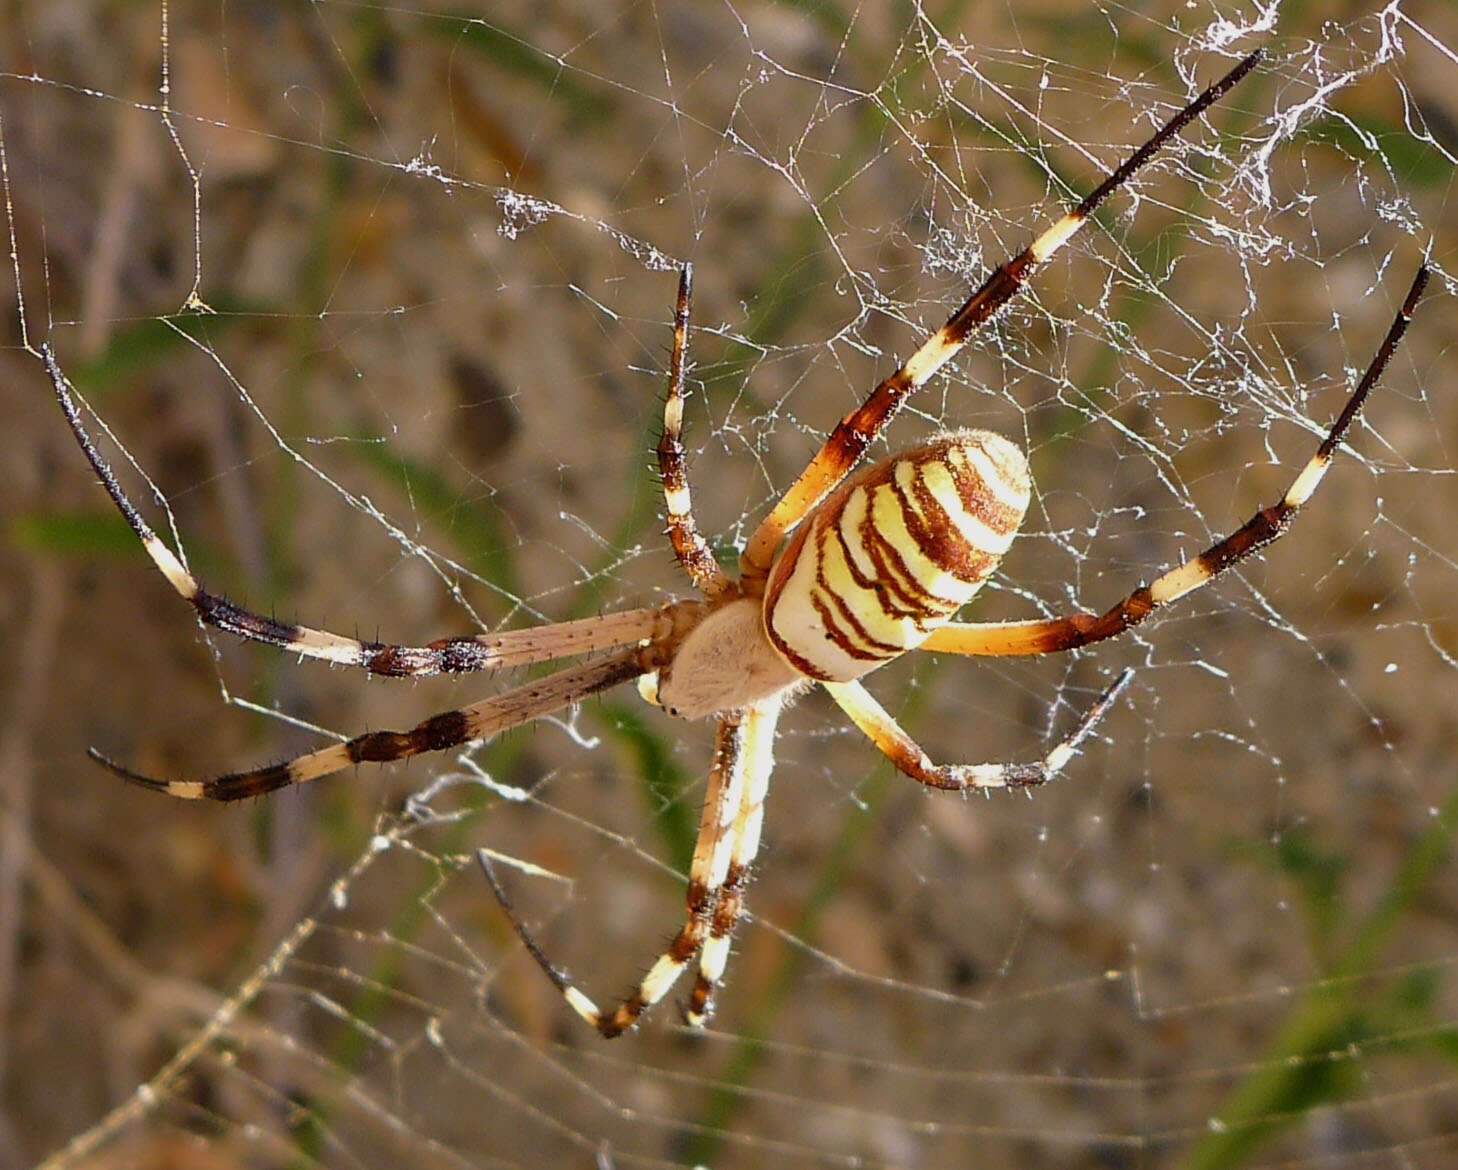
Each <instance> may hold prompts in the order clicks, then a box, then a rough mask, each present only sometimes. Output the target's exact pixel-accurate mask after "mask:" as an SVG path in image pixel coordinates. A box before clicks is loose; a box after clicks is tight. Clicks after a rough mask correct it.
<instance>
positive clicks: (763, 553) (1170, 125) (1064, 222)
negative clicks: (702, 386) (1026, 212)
mask: <svg viewBox="0 0 1458 1170" xmlns="http://www.w3.org/2000/svg"><path fill="white" fill-rule="evenodd" d="M1261 56H1262V53H1261V50H1260V49H1257V50H1256V51H1255V52H1253V53H1251V54H1250V55H1249V56H1248V57H1246V58H1245V59H1244V60H1243V61H1241V62H1240V64H1238V65H1237V66H1236V67H1235V68H1234V69H1232V70H1231V71H1230V72H1229V73H1227V74H1226V75H1225V76H1224V77H1222V78H1221V79H1220V80H1219V81H1217V82H1215V84H1214V85H1212V86H1210V88H1209V89H1207V90H1205V92H1204V93H1202V94H1201V95H1200V96H1199V97H1197V98H1196V99H1195V100H1194V101H1192V102H1191V103H1190V104H1189V105H1187V106H1186V107H1185V108H1184V109H1183V110H1181V111H1180V112H1179V113H1178V114H1176V115H1175V116H1174V117H1173V118H1171V119H1170V120H1169V121H1168V122H1166V123H1165V124H1164V126H1162V127H1161V128H1160V130H1159V131H1158V132H1157V133H1156V134H1155V135H1154V137H1152V138H1150V139H1149V141H1147V142H1146V143H1145V144H1144V145H1143V146H1141V147H1140V148H1139V149H1138V150H1136V151H1135V152H1134V153H1133V154H1131V155H1130V156H1129V157H1128V158H1127V159H1125V160H1124V162H1123V163H1121V164H1120V165H1119V167H1118V168H1117V169H1116V170H1115V171H1113V172H1112V173H1111V174H1110V175H1109V176H1108V178H1106V179H1105V180H1104V181H1103V182H1102V183H1100V184H1099V185H1098V187H1096V188H1095V189H1094V191H1093V192H1092V193H1091V194H1089V195H1088V196H1087V197H1086V198H1085V199H1084V200H1083V201H1082V202H1081V203H1080V204H1079V205H1078V206H1077V207H1075V208H1074V209H1073V210H1072V211H1070V212H1068V213H1067V214H1066V215H1064V216H1063V218H1061V219H1059V220H1058V221H1057V222H1056V223H1054V224H1053V226H1052V227H1050V228H1048V229H1047V230H1046V231H1045V232H1043V234H1042V235H1040V236H1039V237H1038V238H1037V239H1035V240H1034V241H1033V242H1032V243H1031V244H1029V245H1028V246H1027V247H1026V248H1024V249H1023V251H1022V252H1020V253H1019V254H1018V255H1017V256H1015V257H1013V259H1011V260H1009V261H1008V262H1007V263H1005V264H1003V265H1002V266H1001V267H999V268H996V269H994V270H993V272H992V274H991V275H990V276H988V277H987V279H986V280H985V281H984V282H983V283H982V286H981V287H980V288H979V289H977V291H976V292H974V293H973V294H972V295H971V297H969V298H968V299H967V301H966V303H965V304H963V305H962V307H961V308H960V309H958V310H957V311H956V312H955V313H953V314H952V315H951V317H950V318H949V319H948V320H947V323H946V324H945V325H943V326H942V327H941V329H939V330H938V331H937V332H936V333H935V334H934V335H933V336H932V337H931V338H930V339H929V340H928V341H926V342H924V343H923V344H922V346H921V348H920V349H918V350H917V351H916V352H915V353H914V354H912V355H911V357H909V358H908V359H907V360H906V364H905V365H903V366H902V367H901V368H900V369H899V370H897V371H896V372H895V373H894V374H892V375H891V376H890V377H889V378H887V379H886V380H885V381H884V382H882V383H881V384H880V385H879V386H877V387H876V389H875V390H873V391H872V392H871V396H870V397H869V398H867V399H866V401H865V402H864V403H863V404H862V405H861V406H860V407H858V408H857V409H856V410H854V411H852V412H851V413H850V414H848V415H846V416H845V418H843V419H841V420H840V422H838V423H837V424H836V426H835V429H834V430H833V431H832V432H831V433H830V437H829V438H828V439H827V440H826V441H825V445H824V446H823V447H821V448H820V450H819V451H818V452H816V454H815V456H814V458H812V459H811V460H810V464H809V466H808V467H806V468H805V470H804V471H802V472H801V473H800V478H799V479H797V480H796V481H795V482H794V483H793V484H792V485H791V486H790V489H789V490H788V491H787V492H785V494H784V495H783V496H781V497H780V499H779V501H778V502H777V503H776V504H775V506H774V508H773V509H772V510H771V511H770V514H769V515H768V516H766V517H765V519H764V520H763V522H761V524H760V526H759V528H758V529H756V530H755V532H754V535H753V536H751V537H750V538H749V543H748V544H747V545H746V546H745V549H744V552H743V554H742V555H741V556H740V558H739V567H740V570H741V572H742V573H743V575H744V577H745V578H761V577H763V576H764V575H765V574H766V573H768V572H769V567H770V564H771V562H772V561H773V560H774V554H775V550H776V549H777V548H779V545H780V541H781V540H783V539H784V537H785V534H786V533H788V532H789V531H790V529H792V528H793V527H795V525H796V524H798V523H799V522H800V520H802V519H803V518H804V517H805V516H806V515H807V514H808V513H809V512H810V511H811V509H813V508H814V507H815V505H816V504H818V503H819V502H820V501H821V500H822V499H824V498H825V496H826V494H827V493H829V492H830V490H831V489H832V488H834V487H835V485H836V484H838V483H839V482H840V481H841V480H842V479H843V478H844V477H845V475H846V473H847V472H849V471H850V469H851V468H852V467H854V466H855V464H856V462H857V460H859V459H860V457H861V455H862V454H863V453H864V452H865V450H866V448H867V447H868V446H869V445H870V443H871V441H872V440H873V439H875V437H876V436H877V435H879V434H880V433H881V431H882V430H883V429H884V428H885V426H886V424H887V423H888V422H890V421H891V418H892V417H893V416H894V415H895V414H896V412H897V411H898V410H900V409H901V406H902V403H903V402H905V400H906V397H907V396H908V395H909V394H910V393H911V392H912V391H913V390H916V389H918V388H919V387H920V386H922V385H924V384H925V383H926V381H927V379H929V378H930V377H931V376H932V375H933V374H935V373H936V372H937V370H939V369H941V367H942V366H943V365H945V364H946V363H947V361H949V360H950V359H951V358H952V357H953V356H955V355H956V353H957V352H958V351H959V350H960V349H961V348H962V347H963V346H964V345H965V344H966V343H967V340H968V338H969V337H971V335H972V334H973V333H974V332H976V331H977V330H978V329H979V328H981V327H982V325H983V324H985V323H986V322H987V321H988V320H989V319H990V318H991V317H992V316H993V315H994V314H995V313H997V312H998V311H999V310H1000V309H1002V307H1003V306H1004V305H1006V304H1007V303H1008V301H1009V300H1011V299H1012V298H1013V296H1015V295H1016V294H1017V292H1018V290H1019V289H1021V288H1022V286H1023V284H1024V282H1025V281H1026V280H1027V279H1028V276H1029V274H1030V273H1031V272H1032V271H1033V269H1035V268H1036V267H1038V265H1040V264H1042V263H1043V262H1044V261H1045V260H1047V259H1048V258H1049V257H1050V256H1052V255H1053V253H1054V252H1056V251H1058V249H1059V248H1061V247H1062V246H1063V245H1064V244H1066V243H1067V242H1068V241H1069V239H1070V238H1071V237H1072V236H1073V234H1074V233H1075V232H1077V231H1078V229H1079V228H1080V227H1082V226H1083V224H1084V222H1085V221H1086V220H1087V219H1088V217H1089V216H1090V215H1092V214H1093V213H1094V211H1095V210H1096V209H1097V208H1098V206H1099V205H1100V204H1101V203H1103V201H1104V200H1105V199H1107V198H1108V197H1109V195H1110V194H1111V193H1113V192H1114V191H1116V190H1118V189H1119V187H1121V186H1122V185H1123V184H1124V183H1125V182H1126V181H1128V179H1129V177H1130V176H1131V175H1133V174H1134V172H1135V171H1137V170H1139V168H1140V167H1142V166H1144V164H1145V163H1147V162H1148V161H1149V160H1150V159H1151V158H1153V157H1154V155H1155V154H1157V153H1158V152H1159V149H1160V147H1162V146H1163V145H1164V144H1165V142H1167V141H1168V140H1169V139H1170V138H1172V137H1173V136H1174V135H1176V134H1178V133H1179V132H1180V131H1181V130H1183V129H1184V128H1185V127H1186V126H1187V125H1189V124H1190V123H1191V122H1193V121H1194V120H1195V119H1196V118H1198V117H1199V116H1200V115H1201V114H1203V113H1204V112H1205V110H1206V109H1208V108H1209V107H1210V106H1211V105H1213V104H1214V103H1215V102H1217V101H1219V100H1220V98H1221V97H1223V96H1224V95H1225V93H1226V92H1227V91H1229V90H1230V88H1231V87H1232V86H1234V85H1235V84H1236V83H1237V82H1239V81H1240V80H1241V79H1242V78H1243V77H1245V75H1246V74H1247V73H1249V72H1250V71H1251V70H1252V69H1254V68H1255V66H1256V64H1257V62H1259V61H1260V59H1261Z"/></svg>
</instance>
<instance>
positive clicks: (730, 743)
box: [477, 712, 755, 1040]
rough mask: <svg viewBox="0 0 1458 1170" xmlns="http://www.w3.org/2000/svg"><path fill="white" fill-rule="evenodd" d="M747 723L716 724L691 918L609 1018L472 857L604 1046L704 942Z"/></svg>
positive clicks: (692, 875) (733, 813) (740, 779)
mask: <svg viewBox="0 0 1458 1170" xmlns="http://www.w3.org/2000/svg"><path fill="white" fill-rule="evenodd" d="M747 721H748V720H747V719H746V717H745V716H744V715H742V714H740V713H737V712H735V713H731V714H728V715H724V716H722V717H721V718H720V719H719V727H718V731H717V733H716V737H715V744H714V765H713V768H712V769H711V770H710V772H709V786H708V792H707V793H705V796H704V811H703V815H702V817H701V818H700V821H699V836H698V840H697V841H696V842H695V843H694V856H693V861H692V863H691V864H690V866H689V881H688V895H687V898H686V904H687V908H688V914H687V917H686V919H685V921H684V924H683V926H682V927H681V928H680V929H679V932H678V934H676V935H675V936H674V939H673V941H672V942H671V943H670V944H669V946H668V949H667V950H666V951H664V953H663V954H662V955H660V956H659V957H658V959H657V961H656V962H655V963H654V964H653V966H652V967H650V968H649V970H648V974H646V975H645V976H643V978H642V980H641V981H640V982H639V984H638V986H637V988H636V989H635V990H634V991H633V993H632V994H631V995H629V996H628V997H627V998H626V999H624V1000H622V1001H621V1002H620V1003H619V1004H618V1005H617V1007H616V1008H614V1009H613V1010H612V1011H610V1012H605V1011H603V1010H602V1009H600V1008H599V1007H598V1006H597V1004H596V1003H594V1002H593V1001H592V1000H591V999H590V998H589V997H588V996H587V995H586V994H585V993H584V992H582V991H581V990H579V989H578V987H577V985H576V984H575V983H574V982H573V980H572V977H571V976H570V975H569V974H567V972H566V971H563V970H561V969H560V968H558V967H554V966H553V965H552V962H551V960H550V959H548V958H547V955H546V952H545V951H543V950H542V947H541V944H539V943H538V942H537V940H536V938H535V937H534V936H533V935H532V933H531V931H529V930H528V929H527V927H526V924H525V923H524V922H522V920H521V918H520V917H518V916H517V913H516V911H515V910H513V909H512V905H511V900H510V899H509V898H508V897H507V895H506V891H505V890H504V889H503V888H502V886H501V883H500V882H499V881H498V880H497V878H496V873H495V871H494V870H493V869H492V866H491V860H490V858H489V857H488V856H487V855H486V853H485V851H484V850H483V851H481V852H480V853H478V854H477V858H478V860H479V861H480V863H481V868H482V869H483V870H484V871H485V872H486V880H487V881H488V882H489V883H490V884H491V890H492V892H493V893H494V894H495V895H496V900H497V901H498V902H500V903H501V908H502V910H504V911H505V912H506V916H507V917H508V918H509V919H511V924H512V926H513V927H514V928H515V929H516V933H517V935H518V936H519V937H520V938H521V941H522V944H523V945H524V946H525V947H526V949H527V951H528V953H529V954H530V955H531V957H532V958H533V959H534V960H535V961H536V964H537V966H539V967H540V968H541V969H542V971H543V973H545V974H546V976H547V978H548V979H550V980H551V981H552V984H553V986H555V987H556V988H557V990H558V991H560V992H561V993H562V997H563V998H564V999H565V1000H566V1001H567V1004H568V1006H569V1007H571V1008H572V1010H573V1011H575V1012H576V1013H577V1014H578V1015H579V1016H581V1017H582V1018H583V1019H584V1020H586V1021H587V1022H588V1023H589V1024H591V1025H592V1026H593V1027H594V1028H596V1029H597V1030H598V1031H599V1032H600V1033H601V1034H602V1035H603V1036H604V1037H605V1038H607V1039H609V1040H610V1039H612V1038H613V1037H615V1036H620V1035H622V1033H623V1032H625V1031H627V1030H628V1029H629V1028H631V1027H633V1026H634V1025H635V1024H636V1023H637V1022H638V1020H639V1018H641V1017H642V1015H643V1013H644V1012H646V1011H647V1010H648V1009H649V1008H651V1007H652V1006H653V1005H654V1004H656V1003H657V1002H658V1001H659V1000H661V999H662V998H663V997H664V996H665V995H667V994H668V991H669V989H670V988H671V987H672V986H673V984H674V982H675V981H676V980H677V979H678V977H679V975H681V974H682V973H683V969H684V968H685V967H687V966H688V965H689V963H690V962H691V961H692V960H693V957H694V955H696V954H698V952H699V949H700V948H701V947H702V946H703V944H704V939H705V938H706V937H707V935H708V932H709V929H710V919H711V916H712V915H713V912H714V907H715V904H716V903H717V901H718V899H719V895H720V891H721V890H722V889H723V886H724V879H725V875H726V874H727V872H728V869H729V864H730V858H731V857H732V856H733V854H734V851H735V840H734V833H735V831H736V829H737V827H738V824H739V815H740V809H741V806H742V804H743V793H744V790H745V783H746V769H747V767H752V766H753V765H754V763H755V761H754V760H753V759H752V758H751V757H748V756H746V754H745V751H744V749H745V739H746V735H745V723H746V722H747Z"/></svg>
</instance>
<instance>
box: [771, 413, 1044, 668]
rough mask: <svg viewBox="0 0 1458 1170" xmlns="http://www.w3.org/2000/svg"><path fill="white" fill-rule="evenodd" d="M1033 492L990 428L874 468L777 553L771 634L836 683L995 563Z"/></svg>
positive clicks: (927, 621) (878, 659)
mask: <svg viewBox="0 0 1458 1170" xmlns="http://www.w3.org/2000/svg"><path fill="white" fill-rule="evenodd" d="M1029 490H1030V488H1029V483H1028V472H1027V464H1026V462H1025V460H1024V459H1023V457H1022V454H1021V452H1019V451H1018V450H1017V448H1016V447H1014V446H1013V445H1012V444H1011V443H1009V442H1008V441H1007V440H1006V439H1003V438H1002V437H1000V436H998V435H994V434H991V433H990V432H987V431H961V432H956V433H954V434H949V435H943V436H941V437H940V438H938V439H936V440H933V441H932V442H931V443H928V444H926V445H925V446H922V447H917V448H914V449H912V450H910V451H906V452H903V453H901V454H900V455H897V456H894V457H892V458H890V459H887V460H884V461H883V462H881V463H878V464H876V465H875V466H873V467H871V468H868V469H867V470H866V471H864V472H862V473H860V474H859V475H857V476H855V477H854V478H853V479H851V480H848V481H847V482H846V483H845V484H844V485H843V486H842V487H841V488H840V489H839V490H838V491H837V492H836V493H835V494H834V495H833V496H831V497H830V498H829V499H828V500H827V501H826V502H825V503H824V504H822V505H821V507H820V508H819V509H818V510H817V511H816V513H815V514H814V515H813V516H811V517H810V519H809V520H807V521H806V522H805V524H804V526H803V527H802V528H801V529H800V530H799V532H797V533H796V535H795V537H794V539H792V540H791V542H790V543H789V544H788V545H787V546H786V547H785V549H784V551H783V552H782V553H781V555H780V558H779V560H778V561H777V562H776V563H775V566H774V568H773V570H772V571H771V574H770V581H769V586H768V589H767V591H766V594H765V603H764V606H765V608H764V613H765V627H766V630H767V632H768V634H769V637H770V640H771V641H772V642H773V643H774V645H775V647H776V648H777V649H778V650H779V652H780V653H781V654H783V655H784V656H785V658H786V659H787V660H788V661H789V662H790V663H791V664H792V665H794V666H795V668H796V669H797V670H800V671H801V672H802V673H804V674H807V675H809V676H810V677H812V678H819V679H836V680H839V681H846V680H848V679H851V678H857V677H859V676H860V675H862V674H865V673H866V672H867V671H868V670H871V669H873V668H874V667H875V666H877V665H879V664H880V663H882V662H885V661H887V660H889V659H891V658H895V657H896V656H897V655H899V654H902V653H904V652H905V651H907V650H909V649H912V648H913V647H915V646H917V645H919V644H920V642H921V641H922V639H923V638H925V637H926V636H927V634H928V633H930V632H931V631H932V630H933V629H935V628H936V627H937V626H938V625H940V624H941V623H943V622H945V621H946V620H947V619H948V618H949V617H950V616H951V615H952V614H953V613H955V612H956V611H957V610H958V609H959V608H961V607H962V606H963V605H964V604H966V602H967V601H968V600H969V599H970V598H971V596H972V595H973V593H975V592H976V591H977V588H978V587H979V586H980V585H981V584H982V582H983V581H985V580H986V579H987V577H988V575H989V574H990V573H991V572H992V570H993V569H994V568H995V567H996V565H997V563H998V561H999V560H1000V559H1001V558H1002V555H1003V553H1004V552H1006V551H1007V547H1008V545H1009V544H1010V543H1011V541H1012V538H1013V535H1014V533H1015V532H1016V531H1017V528H1018V525H1019V524H1020V523H1021V522H1022V518H1023V513H1024V512H1025V511H1026V509H1027V503H1028V493H1029Z"/></svg>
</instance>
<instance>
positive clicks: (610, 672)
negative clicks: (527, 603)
mask: <svg viewBox="0 0 1458 1170" xmlns="http://www.w3.org/2000/svg"><path fill="white" fill-rule="evenodd" d="M659 665H661V663H659V662H658V661H657V658H656V656H654V655H653V653H652V651H651V648H634V649H632V650H624V651H622V652H621V653H619V654H616V655H613V656H611V657H608V658H601V659H598V660H597V661H595V662H589V663H587V664H585V665H582V666H574V667H569V668H568V669H567V670H559V671H558V672H557V673H556V674H549V675H547V676H546V677H545V678H540V679H536V680H535V681H533V682H529V683H524V684H523V685H521V686H519V687H514V688H513V689H511V690H509V691H505V692H504V693H502V694H500V695H496V696H495V697H493V698H490V699H485V700H483V701H481V702H479V703H472V704H471V705H470V706H469V707H461V708H460V709H459V710H456V711H444V712H442V713H441V714H439V715H433V716H431V717H430V718H429V719H427V720H425V721H424V722H422V723H418V724H416V726H415V727H413V728H411V729H410V730H409V731H371V732H367V733H366V734H364V735H360V736H356V737H355V738H354V739H351V740H349V741H347V742H346V743H340V744H334V745H332V746H330V747H326V748H320V749H319V750H318V751H315V752H309V753H308V754H307V755H302V756H296V757H295V758H294V759H292V760H286V761H285V762H284V763H282V764H273V765H271V766H269V767H266V768H256V769H254V770H253V771H251V772H234V773H231V774H229V775H226V776H215V777H214V778H213V779H211V780H158V779H155V778H153V777H151V776H145V775H143V774H142V773H140V772H134V771H132V770H131V769H130V768H126V767H123V766H122V765H121V764H118V763H117V762H116V761H114V760H110V759H108V758H107V757H106V756H104V755H102V754H101V753H100V752H98V751H97V750H96V749H95V748H88V749H87V752H88V754H89V755H90V756H91V758H92V759H94V760H95V761H96V762H97V763H99V764H101V765H102V766H103V767H105V768H106V769H108V770H109V771H111V772H114V773H116V775H118V776H120V777H121V778H122V779H123V780H129V781H131V782H132V783H133V784H140V785H141V786H142V787H143V788H150V789H152V790H153V791H155V792H165V793H166V794H167V795H168V796H179V797H182V798H183V799H185V800H224V801H226V800H243V799H246V798H247V797H250V796H262V795H263V794H264V793H265V792H272V791H274V790H275V789H278V788H287V787H288V786H289V785H291V784H302V783H304V782H305V781H306V780H317V779H319V777H321V776H328V775H330V774H331V773H333V772H338V771H341V770H343V769H344V768H347V767H349V766H350V765H351V764H383V763H388V762H390V761H391V760H403V759H406V758H408V757H410V756H416V755H420V754H421V753H422V752H439V751H444V750H445V749H446V748H452V747H457V746H459V745H460V744H463V743H470V742H472V741H473V740H478V739H490V738H491V737H492V736H495V735H499V734H500V733H501V732H503V731H507V730H510V729H511V728H513V727H519V726H521V725H522V724H523V723H529V722H531V721H532V720H533V719H540V718H541V717H542V716H543V715H549V714H551V713H552V712H553V711H557V710H560V709H561V708H563V707H567V706H570V705H571V704H573V703H576V702H580V701H581V700H582V699H585V698H587V696H589V695H593V694H596V693H597V692H599V691H604V690H607V689H608V688H609V687H613V686H617V684H618V683H621V682H627V681H628V680H629V679H633V678H637V677H638V676H639V675H641V674H645V673H647V672H648V671H649V670H653V669H656V667H657V666H659Z"/></svg>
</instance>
